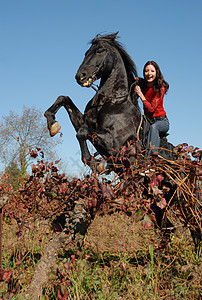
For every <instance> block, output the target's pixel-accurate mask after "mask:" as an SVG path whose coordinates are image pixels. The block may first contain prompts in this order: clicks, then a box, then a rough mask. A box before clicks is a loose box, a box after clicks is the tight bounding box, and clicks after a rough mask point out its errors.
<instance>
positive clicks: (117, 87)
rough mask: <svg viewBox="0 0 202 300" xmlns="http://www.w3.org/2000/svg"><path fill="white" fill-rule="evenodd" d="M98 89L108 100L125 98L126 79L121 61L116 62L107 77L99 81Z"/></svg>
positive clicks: (126, 90) (126, 91) (126, 89)
mask: <svg viewBox="0 0 202 300" xmlns="http://www.w3.org/2000/svg"><path fill="white" fill-rule="evenodd" d="M100 88H101V90H102V91H103V93H104V94H105V95H108V96H109V97H110V98H111V97H115V98H116V97H121V96H125V95H126V94H127V93H128V77H127V73H126V69H125V66H124V64H123V62H122V60H121V59H118V60H117V63H116V65H115V66H114V68H113V69H112V71H111V73H110V74H109V75H108V77H107V78H106V77H103V78H102V79H101V83H100Z"/></svg>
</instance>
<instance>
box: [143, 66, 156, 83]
mask: <svg viewBox="0 0 202 300" xmlns="http://www.w3.org/2000/svg"><path fill="white" fill-rule="evenodd" d="M144 77H145V79H146V81H147V83H148V84H151V85H152V84H153V83H154V80H155V79H156V69H155V67H154V66H153V65H148V66H146V68H145V70H144Z"/></svg>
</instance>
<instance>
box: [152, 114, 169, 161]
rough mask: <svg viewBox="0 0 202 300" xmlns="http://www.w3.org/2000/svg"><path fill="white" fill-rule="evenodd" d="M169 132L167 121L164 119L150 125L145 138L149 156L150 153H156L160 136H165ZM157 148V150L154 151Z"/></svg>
mask: <svg viewBox="0 0 202 300" xmlns="http://www.w3.org/2000/svg"><path fill="white" fill-rule="evenodd" d="M168 130H169V121H168V118H167V117H165V118H164V119H163V120H157V121H155V122H154V123H152V124H151V126H150V129H149V134H148V138H147V154H148V156H149V155H150V153H151V151H152V152H153V153H154V152H158V150H159V149H158V148H159V145H160V137H159V135H160V134H164V133H165V134H166V132H168ZM156 148H157V149H156Z"/></svg>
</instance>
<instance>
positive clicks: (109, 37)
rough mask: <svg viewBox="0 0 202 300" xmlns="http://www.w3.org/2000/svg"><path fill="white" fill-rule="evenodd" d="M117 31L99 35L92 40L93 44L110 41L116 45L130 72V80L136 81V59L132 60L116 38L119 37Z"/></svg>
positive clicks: (113, 45)
mask: <svg viewBox="0 0 202 300" xmlns="http://www.w3.org/2000/svg"><path fill="white" fill-rule="evenodd" d="M117 34H118V32H117V33H113V34H107V35H97V36H96V37H95V38H94V39H93V40H92V41H91V43H92V45H93V44H95V43H98V42H102V41H103V42H107V43H109V44H110V45H111V46H112V47H115V48H116V49H117V50H118V51H119V53H120V55H121V57H122V59H123V62H124V65H125V68H126V71H127V73H128V78H129V79H130V81H132V82H133V81H134V76H137V69H136V65H135V63H134V61H133V60H132V58H131V57H130V55H129V54H128V53H127V52H126V51H125V50H124V48H123V46H122V45H121V43H120V42H118V41H117V40H116V38H117Z"/></svg>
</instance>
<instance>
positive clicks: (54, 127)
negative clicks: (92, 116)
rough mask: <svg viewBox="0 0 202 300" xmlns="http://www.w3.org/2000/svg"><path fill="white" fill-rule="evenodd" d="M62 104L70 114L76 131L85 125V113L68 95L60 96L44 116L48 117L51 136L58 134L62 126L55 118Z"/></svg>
mask: <svg viewBox="0 0 202 300" xmlns="http://www.w3.org/2000/svg"><path fill="white" fill-rule="evenodd" d="M62 106H64V108H65V109H66V111H67V113H68V114H69V117H70V120H71V122H72V125H73V126H74V128H75V130H76V132H78V130H79V128H80V127H82V126H84V121H83V114H82V113H81V112H80V110H79V109H78V108H77V107H76V105H75V104H74V103H73V102H72V100H71V99H70V98H69V97H68V96H59V97H58V98H57V100H56V101H55V103H54V104H53V105H52V106H51V107H50V108H48V109H47V110H46V112H45V114H44V116H45V117H46V118H47V124H48V129H49V132H50V135H51V136H54V135H56V134H57V133H58V131H59V130H60V128H61V127H60V125H59V124H58V122H57V121H56V120H55V114H56V113H57V111H58V110H59V109H60V108H61V107H62Z"/></svg>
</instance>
